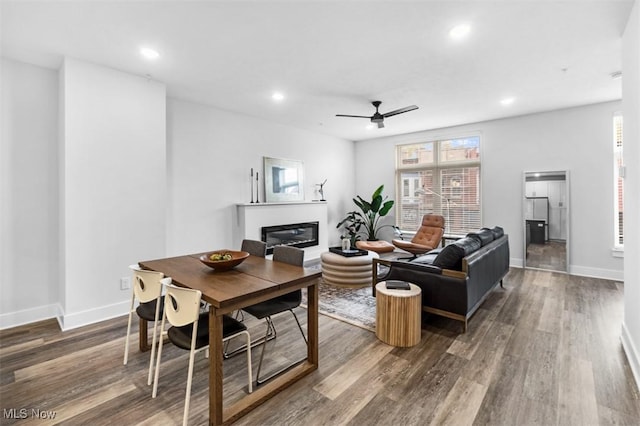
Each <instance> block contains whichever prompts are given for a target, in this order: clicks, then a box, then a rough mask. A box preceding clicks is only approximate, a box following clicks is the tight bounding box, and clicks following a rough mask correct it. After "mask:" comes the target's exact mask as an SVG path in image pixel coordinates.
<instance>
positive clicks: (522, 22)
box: [1, 0, 633, 140]
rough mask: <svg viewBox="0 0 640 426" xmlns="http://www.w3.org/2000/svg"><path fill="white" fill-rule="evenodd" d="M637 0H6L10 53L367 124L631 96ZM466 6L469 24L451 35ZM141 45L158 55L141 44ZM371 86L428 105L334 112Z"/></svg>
mask: <svg viewBox="0 0 640 426" xmlns="http://www.w3.org/2000/svg"><path fill="white" fill-rule="evenodd" d="M632 4H633V0H628V1H624V0H620V1H618V0H601V1H580V0H573V1H563V2H560V1H544V0H538V1H511V2H507V1H478V0H476V1H446V2H445V1H398V0H395V1H393V2H391V1H388V2H381V1H345V0H343V1H296V2H293V1H280V2H274V1H266V0H259V1H136V2H134V1H129V2H124V1H66V2H58V1H50V0H49V1H4V0H3V1H2V11H1V20H2V27H1V28H2V55H3V56H6V57H9V58H13V59H17V60H21V61H24V62H28V63H33V64H36V65H41V66H45V67H52V68H58V67H59V66H60V64H61V62H62V57H63V56H65V55H66V56H69V57H74V58H77V59H83V60H86V61H89V62H94V63H98V64H102V65H105V66H108V67H113V68H116V69H119V70H123V71H126V72H129V73H133V74H139V75H146V74H149V75H150V76H151V78H153V79H155V80H158V81H161V82H164V83H166V85H167V90H168V93H169V96H171V97H175V98H181V99H186V100H191V101H195V102H200V103H204V104H208V105H212V106H215V107H217V108H220V109H223V110H228V111H236V112H240V113H243V114H247V115H250V116H254V117H260V118H263V119H265V120H269V121H273V122H278V123H282V124H285V125H289V126H295V127H299V128H303V129H308V130H311V131H314V132H319V133H324V134H329V135H334V136H337V137H340V138H344V139H349V140H362V139H370V138H375V137H379V136H388V135H395V134H401V133H407V132H413V131H419V130H424V129H433V128H440V127H446V126H451V125H456V124H463V123H472V122H477V121H483V120H489V119H495V118H502V117H508V116H514V115H521V114H527V113H532V112H537V111H546V110H552V109H558V108H565V107H570V106H575V105H584V104H589V103H595V102H601V101H608V100H614V99H620V97H621V80H620V79H618V80H613V79H611V77H610V74H611V73H613V72H615V71H619V70H620V68H621V36H622V33H623V31H624V26H625V24H626V21H627V17H628V16H629V12H630V10H631V6H632ZM463 22H465V23H468V24H469V25H470V26H471V33H470V34H469V36H468V37H467V38H466V39H464V40H461V41H454V40H452V39H451V38H450V37H449V35H448V32H449V30H450V29H451V28H452V27H453V26H455V25H457V24H459V23H463ZM142 45H146V46H150V47H153V48H155V49H156V50H158V51H159V52H160V54H161V56H160V58H159V59H157V60H155V61H153V62H149V61H147V60H145V59H143V58H141V56H140V55H139V52H138V49H139V47H140V46H142ZM275 90H279V91H282V92H283V93H284V94H285V95H286V99H285V100H284V101H282V102H280V103H275V102H273V101H272V100H271V94H272V92H273V91H275ZM504 97H515V98H516V99H515V102H514V103H513V104H512V105H510V106H508V107H505V106H503V105H501V104H500V100H501V99H502V98H504ZM373 100H380V101H382V106H381V107H380V111H381V112H383V113H384V112H387V111H390V110H394V109H398V108H401V107H405V106H407V105H414V104H415V105H418V106H419V109H418V110H417V111H412V112H409V113H406V114H402V115H397V116H394V117H390V118H387V119H386V120H385V125H386V127H385V128H384V129H377V128H375V129H371V130H367V129H366V125H367V124H369V123H368V121H367V120H366V119H358V118H338V117H335V114H338V113H339V114H354V115H371V114H373V112H374V108H373V107H372V106H371V105H370V102H371V101H373Z"/></svg>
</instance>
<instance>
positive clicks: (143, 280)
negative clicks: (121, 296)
mask: <svg viewBox="0 0 640 426" xmlns="http://www.w3.org/2000/svg"><path fill="white" fill-rule="evenodd" d="M129 268H130V269H131V270H132V271H133V276H132V281H133V283H132V285H131V307H130V309H129V322H128V324H127V337H126V338H125V343H124V365H127V362H128V359H129V336H130V334H131V320H132V317H133V313H134V312H135V313H136V314H137V315H138V317H140V318H141V319H143V320H145V321H141V322H140V327H146V326H147V322H148V321H153V340H152V343H151V356H150V357H149V377H148V379H147V384H149V385H150V384H151V377H152V371H153V360H154V356H155V349H156V339H157V338H156V335H157V332H156V331H157V328H158V319H159V318H160V316H161V315H162V311H163V309H162V308H163V296H162V279H163V278H164V274H163V273H162V272H156V271H146V270H144V269H142V268H140V266H138V265H137V264H135V265H130V266H129ZM136 300H137V301H138V303H139V304H138V307H137V308H135V309H134V306H135V302H136Z"/></svg>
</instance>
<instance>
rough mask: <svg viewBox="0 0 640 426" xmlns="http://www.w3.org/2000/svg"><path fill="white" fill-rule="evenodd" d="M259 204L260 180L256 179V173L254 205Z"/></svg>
mask: <svg viewBox="0 0 640 426" xmlns="http://www.w3.org/2000/svg"><path fill="white" fill-rule="evenodd" d="M259 202H260V179H259V178H258V172H256V203H259Z"/></svg>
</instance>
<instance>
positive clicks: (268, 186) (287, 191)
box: [264, 157, 304, 203]
mask: <svg viewBox="0 0 640 426" xmlns="http://www.w3.org/2000/svg"><path fill="white" fill-rule="evenodd" d="M264 195H265V199H266V202H267V203H274V202H275V203H278V202H287V201H303V200H304V174H303V164H302V161H298V160H283V159H280V158H271V157H264Z"/></svg>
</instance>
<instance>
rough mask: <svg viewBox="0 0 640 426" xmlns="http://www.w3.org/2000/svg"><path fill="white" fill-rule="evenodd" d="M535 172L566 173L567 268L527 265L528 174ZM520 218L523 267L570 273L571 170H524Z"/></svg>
mask: <svg viewBox="0 0 640 426" xmlns="http://www.w3.org/2000/svg"><path fill="white" fill-rule="evenodd" d="M534 173H544V174H558V175H559V174H564V177H565V200H566V204H567V206H566V213H565V214H566V218H565V220H566V228H567V229H566V232H567V238H566V240H565V270H564V271H563V270H556V269H544V268H535V267H531V266H527V221H526V219H525V212H526V209H527V206H526V203H527V176H528V175H531V174H534ZM520 220H521V223H522V248H523V251H522V267H523V268H524V269H527V268H528V269H538V270H544V271H552V272H559V273H566V274H569V273H570V267H571V265H570V263H569V260H570V259H571V256H570V246H571V244H570V241H571V179H570V173H569V170H544V171H524V172H522V211H521V215H520Z"/></svg>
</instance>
